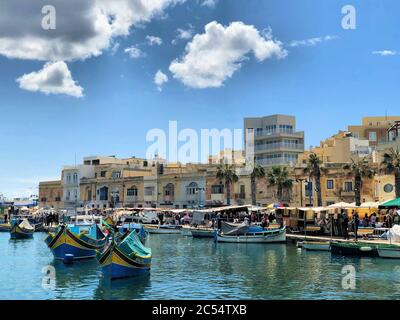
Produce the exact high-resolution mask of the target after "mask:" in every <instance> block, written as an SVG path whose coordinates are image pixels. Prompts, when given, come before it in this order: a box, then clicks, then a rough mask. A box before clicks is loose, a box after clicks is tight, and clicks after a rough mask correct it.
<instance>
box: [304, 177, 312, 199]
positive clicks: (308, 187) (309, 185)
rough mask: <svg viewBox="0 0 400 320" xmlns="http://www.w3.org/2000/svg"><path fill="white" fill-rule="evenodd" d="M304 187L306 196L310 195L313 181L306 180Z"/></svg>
mask: <svg viewBox="0 0 400 320" xmlns="http://www.w3.org/2000/svg"><path fill="white" fill-rule="evenodd" d="M304 186H305V189H306V192H305V194H306V197H310V196H312V190H313V183H312V181H309V182H307V183H306V184H305V185H304Z"/></svg>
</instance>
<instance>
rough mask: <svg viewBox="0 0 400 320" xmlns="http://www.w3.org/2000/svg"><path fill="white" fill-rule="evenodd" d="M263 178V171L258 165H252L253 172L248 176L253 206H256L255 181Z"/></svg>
mask: <svg viewBox="0 0 400 320" xmlns="http://www.w3.org/2000/svg"><path fill="white" fill-rule="evenodd" d="M264 177H265V170H264V168H263V167H261V166H260V165H259V164H256V165H254V168H253V172H252V173H251V175H250V181H251V203H252V205H253V206H255V205H256V204H257V199H256V198H257V179H261V178H264Z"/></svg>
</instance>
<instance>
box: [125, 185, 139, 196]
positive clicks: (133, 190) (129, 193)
mask: <svg viewBox="0 0 400 320" xmlns="http://www.w3.org/2000/svg"><path fill="white" fill-rule="evenodd" d="M126 195H127V196H128V197H137V195H138V189H137V188H136V187H135V186H133V187H131V188H129V189H128V190H127V191H126Z"/></svg>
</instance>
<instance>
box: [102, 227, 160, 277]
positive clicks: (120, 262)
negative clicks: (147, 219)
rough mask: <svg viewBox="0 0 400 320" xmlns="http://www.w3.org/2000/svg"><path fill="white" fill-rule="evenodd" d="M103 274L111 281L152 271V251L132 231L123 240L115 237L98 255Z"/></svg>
mask: <svg viewBox="0 0 400 320" xmlns="http://www.w3.org/2000/svg"><path fill="white" fill-rule="evenodd" d="M97 258H98V261H99V262H100V264H101V266H102V271H103V274H104V275H105V276H106V277H110V278H111V279H119V278H127V277H134V276H138V275H141V274H144V273H147V272H149V271H150V267H151V258H152V254H151V249H150V248H147V247H145V246H144V245H143V244H142V242H141V241H140V239H139V237H138V235H137V232H136V231H135V230H131V231H128V232H126V233H125V235H124V236H123V237H121V238H119V239H118V238H117V237H113V239H112V241H111V242H110V243H108V244H107V245H106V247H105V248H104V249H103V251H101V252H99V253H98V254H97Z"/></svg>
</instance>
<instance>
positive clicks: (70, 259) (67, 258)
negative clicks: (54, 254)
mask: <svg viewBox="0 0 400 320" xmlns="http://www.w3.org/2000/svg"><path fill="white" fill-rule="evenodd" d="M63 262H64V264H73V263H74V255H73V254H70V253H67V254H65V255H64V260H63Z"/></svg>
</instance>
